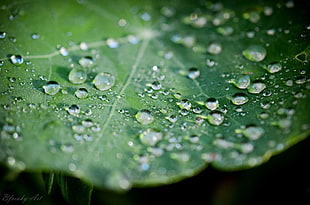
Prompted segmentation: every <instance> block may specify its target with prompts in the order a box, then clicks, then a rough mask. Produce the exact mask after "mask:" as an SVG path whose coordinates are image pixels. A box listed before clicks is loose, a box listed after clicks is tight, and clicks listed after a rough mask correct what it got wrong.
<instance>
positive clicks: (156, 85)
mask: <svg viewBox="0 0 310 205" xmlns="http://www.w3.org/2000/svg"><path fill="white" fill-rule="evenodd" d="M151 87H152V89H153V90H160V89H161V83H160V82H159V81H154V82H153V83H152V84H151Z"/></svg>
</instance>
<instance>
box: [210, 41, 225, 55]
mask: <svg viewBox="0 0 310 205" xmlns="http://www.w3.org/2000/svg"><path fill="white" fill-rule="evenodd" d="M221 51H222V46H221V44H219V43H216V42H213V43H211V44H210V45H209V47H208V52H209V53H210V54H213V55H217V54H219V53H221Z"/></svg>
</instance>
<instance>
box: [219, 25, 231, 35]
mask: <svg viewBox="0 0 310 205" xmlns="http://www.w3.org/2000/svg"><path fill="white" fill-rule="evenodd" d="M216 30H217V32H218V33H219V34H222V35H223V36H229V35H231V34H232V33H233V32H234V29H233V28H232V27H230V26H224V27H218V28H217V29H216Z"/></svg>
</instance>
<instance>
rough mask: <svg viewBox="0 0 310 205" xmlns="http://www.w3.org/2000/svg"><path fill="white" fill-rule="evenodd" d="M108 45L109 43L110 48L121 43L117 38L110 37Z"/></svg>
mask: <svg viewBox="0 0 310 205" xmlns="http://www.w3.org/2000/svg"><path fill="white" fill-rule="evenodd" d="M107 45H108V46H109V47H110V48H117V47H118V45H119V44H118V42H117V41H116V40H115V39H113V38H109V39H108V40H107Z"/></svg>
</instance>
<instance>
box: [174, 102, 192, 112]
mask: <svg viewBox="0 0 310 205" xmlns="http://www.w3.org/2000/svg"><path fill="white" fill-rule="evenodd" d="M177 105H178V106H179V107H180V108H181V109H185V110H190V109H191V107H192V103H191V102H190V101H189V100H188V99H183V100H182V101H181V102H177Z"/></svg>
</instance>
